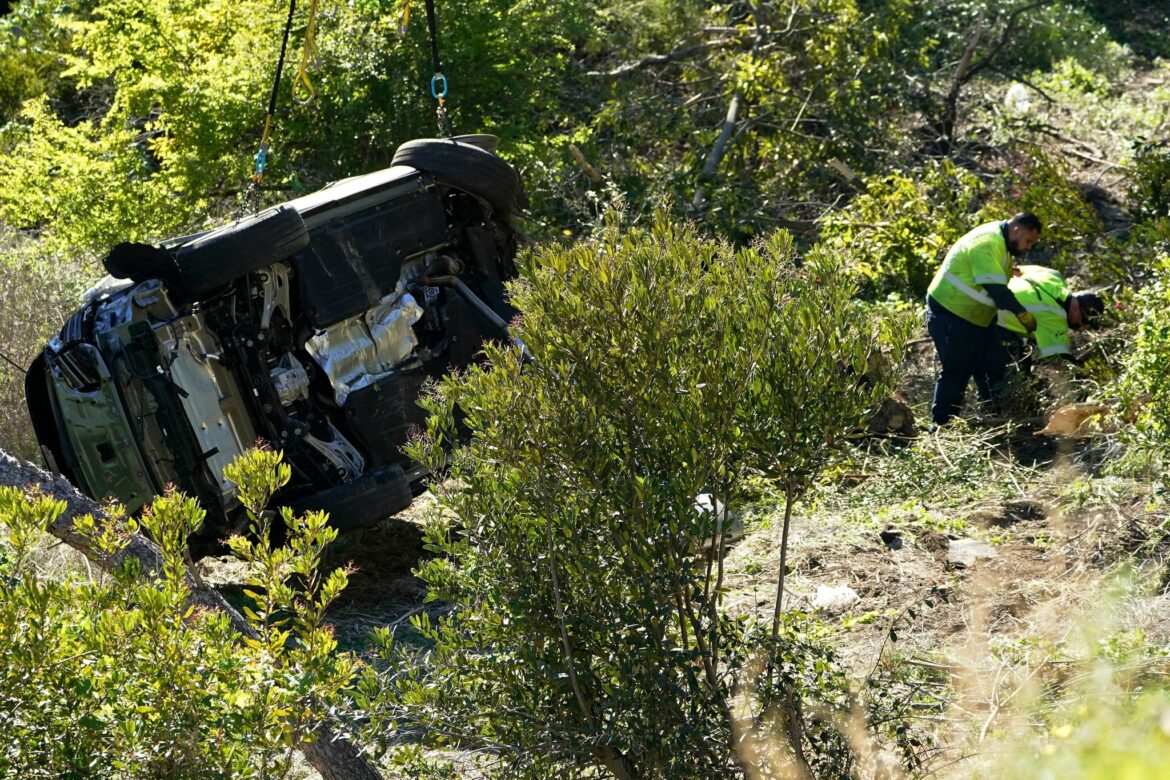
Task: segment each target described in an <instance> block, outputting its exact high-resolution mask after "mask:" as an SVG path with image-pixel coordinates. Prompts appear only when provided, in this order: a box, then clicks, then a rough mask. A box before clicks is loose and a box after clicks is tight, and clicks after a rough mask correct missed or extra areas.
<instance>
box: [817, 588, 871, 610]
mask: <svg viewBox="0 0 1170 780" xmlns="http://www.w3.org/2000/svg"><path fill="white" fill-rule="evenodd" d="M859 601H861V596H858V595H857V591H855V590H854V589H853V588H851V587H849V586H848V585H818V586H817V593H816V595H815V596H813V600H812V608H813V609H822V610H824V611H826V612H843V611H845V610H847V609H849V608H850V607H852V606H853V605H854V604H856V603H857V602H859Z"/></svg>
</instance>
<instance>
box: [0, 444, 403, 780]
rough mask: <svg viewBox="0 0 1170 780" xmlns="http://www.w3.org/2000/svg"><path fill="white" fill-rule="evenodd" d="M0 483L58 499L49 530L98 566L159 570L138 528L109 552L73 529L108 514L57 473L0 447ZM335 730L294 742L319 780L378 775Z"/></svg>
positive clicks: (231, 611)
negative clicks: (134, 563)
mask: <svg viewBox="0 0 1170 780" xmlns="http://www.w3.org/2000/svg"><path fill="white" fill-rule="evenodd" d="M0 486H3V487H15V488H20V489H22V490H29V489H37V490H40V492H41V493H43V494H45V495H47V496H52V497H53V498H55V499H57V500H59V501H64V502H65V511H64V512H62V513H61V515H60V517H58V518H57V519H56V520H55V521H54V522H53V524H52V525H51V526H49V533H51V534H52V535H53V536H55V537H57V538H58V539H60V540H61V541H63V542H65V544H67V545H69V546H70V547H72V548H73V549H75V550H77V551H78V552H80V553H81V554H82V555H84V556H85V557H86V558H87V559H89V560H91V561H93V562H94V563H96V564H97V565H98V566H100V567H101V568H103V569H106V570H114V569H117V568H118V567H119V566H121V565H122V564H123V563H124V562H125V561H128V560H130V559H131V558H134V559H137V560H138V561H139V563H140V564H141V567H142V572H143V573H144V574H146V575H147V576H151V575H161V573H162V569H163V558H162V552H161V551H160V550H159V548H158V545H156V544H155V543H154V542H152V541H151V540H149V539H147V538H146V537H145V536H143V535H142V534H140V533H137V534H134V535H133V536H131V537H130V540H129V542H128V543H127V544H126V546H125V547H124V548H122V549H121V550H120V551H118V552H117V553H116V554H114V555H112V556H108V557H106V556H103V555H102V554H101V553H100V552H99V551H98V550H95V549H94V548H93V547H92V546H91V545H90V543H89V540H88V539H87V538H86V537H84V536H82V535H81V534H79V533H78V532H77V529H76V528H75V527H74V525H73V521H74V519H75V518H78V517H82V516H84V515H92V516H93V518H94V519H95V520H96V521H98V522H99V523H101V522H103V521H104V520H106V519H108V516H107V515H106V512H105V510H104V509H102V507H101V505H100V504H98V503H97V502H96V501H94V500H93V499H91V498H89V497H88V496H85V495H82V493H81V492H79V491H78V490H77V488H75V487H73V485H71V484H69V481H68V480H67V479H65V478H64V477H63V476H61V475H60V474H50V473H49V472H47V471H45V470H44V469H41V468H39V467H37V466H35V465H33V464H32V463H28V462H27V461H22V460H19V459H17V458H14V457H12V456H11V455H9V454H8V453H7V452H4V451H3V450H0ZM186 585H187V588H188V591H189V593H190V595H189V596H188V603H189V605H191V606H194V607H197V608H201V609H204V610H215V611H219V612H223V613H224V614H226V615H227V616H228V618H229V619H230V620H231V622H232V628H234V629H235V630H236V631H238V632H239V633H240V634H241V635H242V636H245V637H250V638H253V639H257V638H259V634H257V633H256V630H255V629H253V628H252V626H250V625H249V624H248V622H247V621H246V620H244V618H243V616H242V615H240V613H239V612H238V611H237V610H236V609H235V607H233V606H232V605H231V604H229V603H228V602H227V601H226V600H225V599H224V597H223V596H222V595H220V593H219V591H217V590H215V589H214V588H209V587H206V586H202V585H200V584H199V582H197V581H196V579H195V578H194V577H192V576H191V574H190V573H188V574H187V575H186ZM337 733H338V732H337V730H335V728H334V726H333V724H332V723H330V722H328V721H324V722H321V723H319V724H317V727H316V729H315V730H314V740H313V741H312V742H308V743H304V744H301V745H299V749H300V751H301V753H302V754H303V755H304V757H305V760H306V761H308V762H309V764H311V765H312V767H313V768H314V769H316V770H317V771H318V772H319V773H320V774H321V777H323V778H325V780H382V775H381V774H380V773H379V772H378V771H377V770H376V769H374V767H373V766H372V765H371V764H370V762H369V761H367V760H366V758H365V757H364V756H362V755H361V753H360V752H359V751H358V749H357V747H356V746H355V745H353V743H351V742H349V740H347V739H345V738H344V737H341V736H336V735H337Z"/></svg>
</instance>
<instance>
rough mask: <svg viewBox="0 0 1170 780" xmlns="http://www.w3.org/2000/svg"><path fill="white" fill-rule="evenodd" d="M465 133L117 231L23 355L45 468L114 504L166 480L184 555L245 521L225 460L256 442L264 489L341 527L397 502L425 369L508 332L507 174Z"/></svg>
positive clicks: (211, 544) (417, 482)
mask: <svg viewBox="0 0 1170 780" xmlns="http://www.w3.org/2000/svg"><path fill="white" fill-rule="evenodd" d="M470 138H471V141H472V142H463V141H460V140H459V139H444V140H438V139H422V140H419V141H412V142H410V143H408V144H404V145H403V146H401V147H400V148H399V149H398V151H397V152H396V154H395V156H394V160H393V165H392V167H390V168H388V169H385V170H381V171H376V172H374V173H370V174H367V175H364V176H356V177H353V178H350V179H345V180H343V181H339V182H336V183H334V184H331V185H329V186H327V187H325V188H324V189H322V190H319V191H317V192H315V193H312V194H310V195H306V196H304V197H301V198H297V199H295V200H291V201H289V202H287V203H284V204H281V205H279V206H277V207H274V208H271V209H268V210H266V211H263V212H261V213H259V214H257V215H254V216H252V217H249V218H247V219H244V220H240V221H238V222H236V223H233V224H231V225H228V226H226V227H223V228H219V229H217V230H212V231H208V232H205V233H200V234H196V235H194V236H184V237H181V238H176V239H171V240H168V241H163V242H162V243H160V244H157V245H147V244H120V245H118V246H117V247H115V248H114V249H113V250H112V251H111V252H110V255H109V257H107V258H106V262H105V264H106V268H107V270H109V271H110V274H111V277H107V278H106V279H105V280H103V282H102V283H100V284H99V285H98V286H96V287H95V288H94V289H93V290H91V291H90V292H89V293H87V295H86V296H85V299H84V303H83V305H82V307H81V308H80V309H79V310H78V311H77V312H76V313H75V314H74V315H73V316H72V317H71V318H70V319H69V320H68V322H66V323H65V325H64V327H63V328H62V329H61V332H60V333H59V334H58V335H57V336H56V337H55V338H53V339H52V341H51V342H50V343H49V344H48V345H47V346H46V347H45V349H44V350H43V351H42V352H41V354H40V355H39V356H38V357H37V359H36V360H35V362H34V363H33V365H32V366H31V368H30V370H29V374H28V379H27V382H26V399H27V402H28V407H29V412H30V415H31V417H32V420H33V427H34V429H35V431H36V434H37V438H38V440H39V441H40V444H41V448H42V452H43V453H44V456H45V459H46V460H47V461H48V464H49V466H50V467H51V468H53V469H54V470H56V471H59V472H61V473H62V474H64V475H65V476H66V477H68V478H69V479H70V480H71V481H73V482H74V484H76V485H77V486H78V487H79V488H81V489H82V490H83V491H85V492H86V493H87V494H89V495H90V496H92V497H94V498H95V499H99V500H102V499H107V498H112V499H115V500H117V501H118V502H120V503H121V504H122V505H124V506H125V507H126V509H127V510H128V511H130V512H134V511H137V510H139V509H140V508H141V507H142V506H144V505H145V504H146V502H148V501H149V500H150V499H151V498H152V497H153V496H155V495H158V494H160V493H161V492H163V491H164V490H165V489H166V488H167V486H169V485H174V486H176V487H177V488H178V489H180V490H183V491H184V492H187V493H189V494H190V495H193V496H195V497H197V498H198V499H199V500H200V502H201V503H202V505H203V506H204V507H205V508H206V509H207V510H208V519H207V522H206V523H205V527H204V530H203V531H202V532H201V533H200V535H199V536H198V537H197V538H193V539H192V551H193V552H194V553H195V554H196V555H202V554H207V553H209V552H212V551H213V550H215V549H216V547H217V544H218V542H219V540H222V539H223V538H225V537H226V536H227V535H229V534H231V533H234V532H238V531H242V530H244V526H245V517H244V514H243V511H242V508H241V507H240V506H239V502H238V501H237V500H236V498H235V488H234V486H233V485H232V484H231V483H230V482H229V481H227V480H225V479H224V476H223V470H224V467H225V466H226V465H228V464H229V463H230V462H231V461H232V460H234V459H235V458H236V457H237V456H238V455H239V454H240V453H242V452H243V451H244V450H246V449H248V448H250V447H252V446H253V445H255V444H256V442H257V441H265V442H268V443H270V445H271V446H273V447H275V448H278V449H281V450H283V452H284V454H285V460H286V462H287V463H288V464H289V465H290V467H291V469H292V473H293V477H292V480H291V482H290V483H289V485H288V486H287V487H286V488H285V489H284V490H283V491H282V492H281V493H280V494H278V496H277V501H278V503H281V504H283V505H288V506H292V507H293V508H294V509H295V510H297V511H306V510H311V509H322V510H326V511H328V512H330V515H331V519H332V521H333V523H334V524H335V525H336V526H337V527H339V528H340V529H342V530H346V529H349V528H354V527H361V526H365V525H369V524H371V523H374V522H377V521H378V520H380V519H382V518H385V517H387V516H389V515H392V514H394V513H395V512H398V511H400V510H402V509H404V508H405V507H407V506H408V505H409V504H410V503H411V500H412V498H413V496H414V495H416V494H417V493H418V492H419V491H420V490H421V489H422V483H423V480H424V478H425V476H426V474H425V471H424V470H423V469H422V468H421V467H419V466H418V465H416V464H413V463H412V462H411V461H410V460H409V459H408V458H407V456H406V455H405V454H404V453H403V451H402V445H403V444H404V443H406V441H407V440H408V438H409V436H410V434H411V431H412V429H413V428H414V427H415V426H418V425H421V424H422V423H423V422H424V413H423V412H422V410H421V409H420V408H419V407H418V405H417V403H416V401H417V399H418V397H419V396H420V394H421V392H422V390H423V386H424V384H425V383H426V382H428V381H429V380H433V379H437V378H440V377H442V376H443V375H444V374H446V373H447V372H449V371H452V370H455V369H458V368H461V367H463V366H467V365H469V364H470V363H472V362H473V361H474V360H475V359H476V356H477V354H478V353H479V351H480V348H481V345H482V343H483V341H484V339H485V338H495V339H506V338H509V335H508V333H507V320H509V319H510V318H511V316H512V314H513V312H512V310H511V308H510V307H509V305H508V302H507V299H506V297H505V289H504V283H505V282H506V281H507V280H508V279H509V278H511V277H513V276H514V275H515V265H514V257H515V253H516V250H517V246H518V243H519V240H520V236H519V234H518V232H517V231H516V230H515V229H514V227H513V224H514V222H513V214H514V212H515V210H516V209H517V208H518V207H519V206H520V205H521V198H522V195H521V190H520V185H519V179H518V177H517V176H516V173H515V171H514V170H513V169H512V168H511V166H509V165H508V164H507V163H506V162H505V161H504V160H502V159H501V158H499V157H497V156H496V155H495V154H494V152H493V146H492V144H491V143H487V144H486V145H485V142H484V141H483V139H484V138H485V137H484V136H474V137H470ZM489 138H490V137H489Z"/></svg>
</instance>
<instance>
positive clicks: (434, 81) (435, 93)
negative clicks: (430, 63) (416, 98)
mask: <svg viewBox="0 0 1170 780" xmlns="http://www.w3.org/2000/svg"><path fill="white" fill-rule="evenodd" d="M439 84H442V85H443V89H442V90H440V89H439V87H438V85H439ZM431 97H433V98H434V99H435V100H439V99H440V98H445V97H447V77H446V76H444V75H443V74H442V73H436V74H435V75H433V76H431Z"/></svg>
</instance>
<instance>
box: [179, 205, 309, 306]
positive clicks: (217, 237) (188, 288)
mask: <svg viewBox="0 0 1170 780" xmlns="http://www.w3.org/2000/svg"><path fill="white" fill-rule="evenodd" d="M308 245H309V231H308V228H306V227H305V221H304V220H303V219H301V215H300V214H299V213H297V210H296V209H293V208H289V207H287V206H278V207H277V208H275V209H272V210H270V211H265V212H262V213H260V214H256V215H255V216H252V217H246V218H244V219H242V220H239V221H237V222H233V223H232V224H230V225H224V226H223V227H221V228H218V229H216V230H213V231H211V232H210V233H205V234H204V235H202V236H199V237H198V238H196V239H194V240H192V241H190V242H188V243H186V244H183V245H181V246H178V247H176V248H174V249H173V250H171V255H172V256H173V257H174V259H175V264H176V265H177V266H178V270H179V273H178V280H177V285H176V287H177V289H171V290H170V292H171V294H172V295H174V296H176V297H179V298H181V299H184V300H194V299H196V298H199V297H201V296H203V295H205V294H207V293H209V292H211V291H212V290H215V289H216V288H218V287H221V286H223V285H225V284H227V283H228V282H230V281H232V280H233V279H237V278H239V277H240V276H243V275H244V274H246V273H248V272H249V271H255V270H257V269H260V268H263V267H265V266H268V265H272V264H273V263H275V262H278V261H280V260H284V259H285V258H287V257H289V256H290V255H294V254H296V253H297V252H299V251H300V250H302V249H304V248H305V247H307V246H308Z"/></svg>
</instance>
